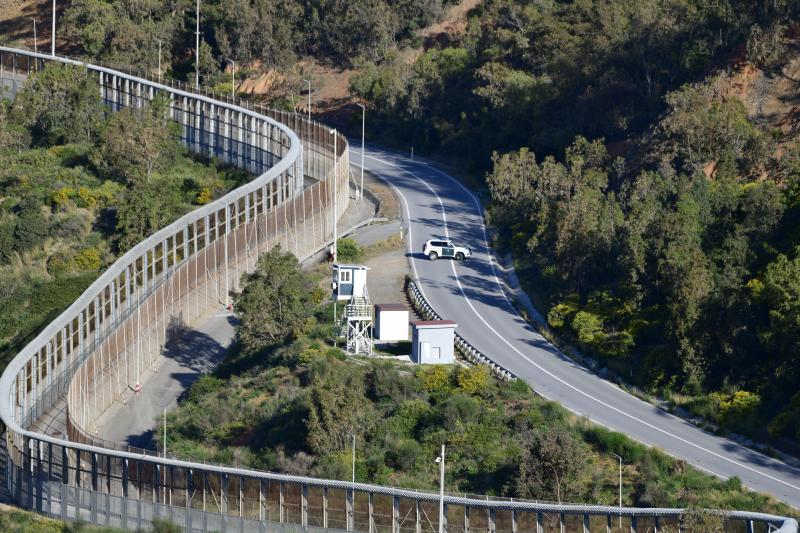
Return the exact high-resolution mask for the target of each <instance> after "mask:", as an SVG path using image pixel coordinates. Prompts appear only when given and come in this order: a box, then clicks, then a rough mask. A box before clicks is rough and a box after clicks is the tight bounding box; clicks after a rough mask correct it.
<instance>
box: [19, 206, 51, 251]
mask: <svg viewBox="0 0 800 533" xmlns="http://www.w3.org/2000/svg"><path fill="white" fill-rule="evenodd" d="M42 207H43V206H42V205H41V204H39V202H37V201H36V199H34V198H27V199H26V200H25V201H24V202H23V203H22V204H21V205H20V206H19V213H18V214H17V223H16V225H15V227H14V239H15V242H14V247H15V248H16V249H17V250H29V249H30V248H33V247H34V246H37V245H39V244H41V243H42V241H44V239H45V237H46V236H47V229H48V228H47V219H45V217H44V213H43V212H42Z"/></svg>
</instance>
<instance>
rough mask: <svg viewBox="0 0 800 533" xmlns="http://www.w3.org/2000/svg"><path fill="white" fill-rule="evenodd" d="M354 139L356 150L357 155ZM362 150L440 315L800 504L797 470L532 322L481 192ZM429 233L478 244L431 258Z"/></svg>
mask: <svg viewBox="0 0 800 533" xmlns="http://www.w3.org/2000/svg"><path fill="white" fill-rule="evenodd" d="M356 145H360V143H352V144H351V159H350V160H351V161H352V162H355V163H359V162H360V160H361V157H360V155H361V153H360V150H359V149H355V148H353V147H355V146H356ZM365 159H366V160H365V163H364V165H365V168H366V169H367V170H368V171H369V172H372V173H373V174H375V175H376V176H377V177H379V178H382V179H384V180H385V181H386V182H388V183H389V184H390V185H391V186H392V187H393V188H394V190H395V192H396V193H397V194H398V195H399V196H400V197H401V201H402V204H403V205H402V212H403V213H402V214H403V218H404V220H405V222H404V225H405V226H407V227H409V228H410V233H409V235H408V240H407V244H408V254H409V258H410V263H411V267H412V271H413V273H414V276H415V277H416V279H417V280H418V281H419V285H420V287H421V289H422V291H423V293H424V295H425V297H426V298H427V300H428V302H429V303H430V304H431V305H432V306H433V308H434V309H435V310H436V311H437V312H438V313H439V314H440V315H441V316H442V317H443V318H446V319H451V320H455V321H456V322H457V323H458V327H457V330H458V332H459V333H460V334H461V335H462V336H463V337H464V338H465V339H466V340H467V341H469V342H470V343H471V344H472V345H473V346H475V347H476V348H477V349H479V350H480V351H482V352H483V353H484V354H486V355H487V356H488V357H489V358H491V359H492V360H494V361H495V362H496V363H498V364H500V365H502V366H504V367H505V368H507V369H508V370H510V371H511V372H513V373H514V374H516V375H517V376H519V377H520V378H522V379H524V380H525V381H527V382H528V383H529V384H530V385H531V386H532V387H533V388H534V390H535V391H536V392H538V393H539V394H541V395H542V396H544V397H546V398H549V399H551V400H553V401H556V402H558V403H560V404H561V405H563V406H564V407H566V408H567V409H569V410H571V411H573V412H574V413H576V414H579V415H582V416H585V417H586V418H588V419H590V420H592V421H593V422H595V423H597V424H600V425H602V426H605V427H608V428H610V429H613V430H615V431H619V432H621V433H624V434H626V435H628V436H630V437H632V438H633V439H636V440H638V441H640V442H642V443H645V444H647V445H650V446H655V447H657V448H660V449H661V450H663V451H665V452H666V453H668V454H670V455H672V456H674V457H678V458H681V459H684V460H686V461H688V462H689V463H691V464H693V465H694V466H696V467H698V468H700V469H702V470H705V471H706V472H709V473H711V474H715V475H717V476H720V477H723V478H729V477H732V476H737V477H739V478H740V479H741V480H742V482H743V483H744V484H745V485H746V486H748V487H750V488H751V489H754V490H757V491H761V492H766V493H769V494H772V495H774V496H775V497H776V498H778V499H780V500H782V501H784V502H786V503H788V504H790V505H792V506H794V507H800V470H798V469H797V468H794V467H791V466H789V465H787V464H785V463H783V462H780V461H777V460H775V459H772V458H770V457H767V456H765V455H763V454H761V453H758V452H755V451H753V450H750V449H748V448H745V447H743V446H741V445H739V444H737V443H735V442H733V441H730V440H728V439H725V438H721V437H718V436H715V435H712V434H710V433H708V432H706V431H704V430H702V429H699V428H698V427H696V426H694V425H692V424H690V423H688V422H686V421H684V420H682V419H680V418H678V417H675V416H673V415H671V414H669V413H668V412H666V411H664V410H662V409H660V408H657V407H655V406H653V405H651V404H649V403H646V402H644V401H642V400H639V399H638V398H636V397H634V396H632V395H630V394H628V393H627V392H625V391H623V390H622V389H620V388H619V387H617V386H616V385H614V384H612V383H609V382H607V381H605V380H603V379H602V378H600V377H599V376H597V375H596V374H594V373H592V372H591V371H589V370H588V369H586V368H584V367H582V366H580V365H578V364H577V363H575V362H574V361H572V360H571V359H569V358H568V357H566V356H564V355H563V354H561V353H560V352H559V351H558V349H557V348H555V347H554V346H553V345H551V344H550V343H549V342H547V341H546V340H545V339H544V338H543V337H542V336H541V335H539V334H538V333H537V332H536V331H535V330H534V329H533V328H532V327H531V326H530V325H528V324H527V323H526V322H525V321H524V320H523V319H522V318H521V317H520V316H519V314H518V313H517V312H516V311H515V310H514V308H513V306H512V305H511V302H510V301H509V299H508V296H507V295H506V293H505V292H504V290H503V283H502V281H501V280H500V279H499V276H500V273H501V269H500V268H499V267H498V265H497V264H496V263H495V260H494V258H493V256H492V254H491V251H490V248H489V245H488V241H487V235H486V228H485V226H484V223H483V215H482V209H481V207H480V205H479V203H478V200H477V199H476V198H475V197H474V196H473V195H472V194H471V193H470V192H469V191H468V190H467V189H466V188H464V187H463V186H461V185H460V184H459V183H458V182H457V181H456V180H455V179H453V178H452V177H450V176H448V175H447V174H445V173H444V172H442V171H441V170H438V169H437V168H435V167H434V166H432V165H430V164H428V163H426V162H424V161H419V160H416V161H412V160H409V159H408V158H406V157H402V156H399V155H397V154H395V153H392V152H387V151H383V150H380V149H373V148H368V149H367V151H366V158H365ZM431 238H451V239H452V240H453V241H454V242H456V243H458V244H460V245H464V246H468V247H470V248H472V251H473V257H472V258H471V259H469V260H467V261H464V262H456V261H450V260H438V261H430V260H429V259H428V258H427V257H424V256H423V255H422V245H423V243H424V242H425V241H426V240H428V239H431Z"/></svg>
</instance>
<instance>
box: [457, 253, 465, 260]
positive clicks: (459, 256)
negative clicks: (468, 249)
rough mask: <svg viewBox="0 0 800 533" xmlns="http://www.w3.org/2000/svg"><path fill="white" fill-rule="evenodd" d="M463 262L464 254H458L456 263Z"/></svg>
mask: <svg viewBox="0 0 800 533" xmlns="http://www.w3.org/2000/svg"><path fill="white" fill-rule="evenodd" d="M463 260H464V254H462V253H461V252H458V253H457V254H456V261H463Z"/></svg>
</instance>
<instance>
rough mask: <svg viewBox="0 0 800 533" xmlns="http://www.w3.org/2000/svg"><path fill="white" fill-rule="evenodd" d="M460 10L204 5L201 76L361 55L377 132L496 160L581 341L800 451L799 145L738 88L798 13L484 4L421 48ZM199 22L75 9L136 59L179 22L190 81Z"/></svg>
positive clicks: (786, 0)
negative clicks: (434, 27) (735, 80)
mask: <svg viewBox="0 0 800 533" xmlns="http://www.w3.org/2000/svg"><path fill="white" fill-rule="evenodd" d="M449 4H451V2H447V1H441V2H423V1H418V0H405V1H400V0H354V1H347V2H345V1H339V0H282V1H281V2H266V1H263V0H237V1H236V2H221V1H215V0H214V1H210V2H203V12H202V15H201V16H202V18H203V25H202V32H203V41H204V43H205V44H204V45H203V46H202V49H201V52H202V54H201V74H202V76H203V80H204V81H205V82H206V83H207V84H214V83H218V82H221V81H222V80H224V79H225V78H224V76H223V75H222V69H223V68H224V67H225V65H226V62H227V60H228V59H234V60H236V61H237V62H239V63H240V64H244V65H246V66H247V68H272V67H277V68H278V69H279V70H280V71H281V73H283V74H285V75H286V76H287V79H288V80H289V82H290V83H294V84H295V85H296V86H297V87H303V84H302V82H301V78H302V76H298V75H297V73H296V72H294V71H293V66H295V63H296V62H297V60H299V59H303V58H306V57H312V58H314V59H315V60H317V61H322V62H330V63H332V64H334V65H339V66H348V67H355V68H356V71H355V73H354V75H353V76H352V77H351V79H350V88H351V92H352V93H353V95H354V96H355V97H357V98H359V99H361V100H362V101H363V102H364V103H366V104H367V105H368V107H369V112H368V114H369V117H370V120H369V122H368V128H369V129H370V130H371V136H372V137H373V138H376V139H379V140H381V141H382V142H387V143H396V144H402V145H405V146H407V145H409V144H413V145H414V146H415V147H416V148H417V149H418V150H419V149H425V150H429V151H432V152H437V153H439V154H443V155H447V156H449V157H450V158H451V159H455V160H457V161H458V162H459V163H460V164H462V165H463V166H465V167H466V168H468V169H470V170H473V171H474V170H477V171H479V172H480V173H483V172H484V171H486V170H489V171H490V173H489V174H488V176H487V184H488V186H489V188H490V190H491V193H492V198H493V200H494V202H493V205H492V206H491V216H492V222H493V223H494V224H495V225H497V226H498V228H499V229H500V240H499V244H500V245H501V246H504V247H506V248H508V249H510V250H512V251H513V252H514V255H515V257H516V258H517V261H518V263H519V266H520V270H521V273H522V274H523V276H522V277H523V281H524V282H525V284H526V287H527V289H528V290H529V292H531V293H532V294H533V296H534V299H535V300H536V302H537V304H538V305H539V306H540V307H541V308H542V311H544V313H545V314H546V315H547V318H548V322H549V325H550V326H551V328H552V329H553V330H554V331H555V332H556V333H557V335H558V336H559V337H560V338H561V339H562V340H564V341H566V342H572V343H575V344H576V345H577V347H578V348H579V349H580V350H581V351H583V352H588V353H589V354H591V355H593V356H595V357H597V358H599V359H601V361H602V364H603V365H604V366H608V367H610V368H611V369H613V370H615V371H616V372H617V373H618V374H619V375H621V376H622V377H623V378H624V379H625V380H629V381H631V382H633V383H635V384H637V385H639V386H642V387H644V388H646V389H647V390H648V391H650V392H655V393H660V394H664V395H666V396H667V397H669V398H670V399H672V400H673V401H674V402H675V403H678V404H681V405H684V406H687V407H689V408H690V409H692V410H693V411H695V412H697V413H700V414H703V415H704V416H706V417H708V418H709V419H711V420H713V421H715V422H717V423H719V424H722V425H724V426H726V427H728V428H732V429H735V430H737V431H742V432H746V433H748V434H750V435H754V436H757V437H759V438H770V437H771V438H772V439H773V441H774V442H778V443H780V444H781V445H786V446H787V447H788V448H792V447H794V449H795V451H798V450H800V447H798V443H797V441H798V439H800V393H798V392H797V391H798V390H800V367H798V358H797V355H796V353H797V350H798V348H799V347H800V336H798V335H800V334H798V331H800V328H798V326H800V248H798V246H800V242H798V241H800V238H798V235H800V228H799V227H798V201H799V198H798V190H800V188H798V178H800V146H799V145H798V141H797V136H796V135H795V134H794V133H793V132H794V130H792V129H791V128H789V129H788V130H787V129H786V128H784V129H783V130H780V131H778V130H774V131H773V130H771V129H768V128H766V127H764V126H763V125H756V124H755V123H753V122H752V121H751V120H750V119H749V118H748V113H747V109H746V107H745V105H744V103H743V102H742V101H740V100H739V99H738V98H737V96H736V94H735V91H734V90H731V87H730V85H731V84H730V82H729V79H728V75H729V74H730V73H731V71H732V70H733V68H732V65H735V64H739V65H741V64H742V63H745V62H746V63H748V64H750V65H752V66H754V67H757V68H758V69H759V70H760V71H761V72H764V73H766V74H767V75H770V76H775V77H780V76H784V74H783V73H782V67H783V66H784V64H785V63H786V61H787V60H788V59H789V58H791V56H792V54H793V53H796V47H797V38H796V36H797V24H798V16H800V4H798V3H797V2H793V1H790V0H773V1H770V2H752V1H750V0H714V1H707V2H705V1H698V0H645V1H641V2H628V1H625V0H610V1H602V2H601V1H591V0H589V1H581V2H572V1H561V0H548V1H542V2H529V1H526V0H484V1H482V2H479V3H478V5H477V6H476V7H475V8H474V9H473V10H472V12H471V13H470V14H469V16H468V21H467V24H466V28H464V29H463V31H459V32H452V33H448V34H443V35H440V36H438V38H437V39H436V40H435V41H434V42H428V43H424V49H422V50H420V54H419V55H418V56H417V55H415V54H408V53H403V52H404V50H403V49H404V48H406V47H409V46H410V47H416V46H419V45H420V39H419V37H418V36H417V35H418V34H417V33H416V31H415V30H416V29H417V28H419V27H420V26H422V25H424V24H427V23H429V22H431V21H434V20H437V18H438V17H439V16H440V15H441V13H442V10H443V8H444V7H446V6H447V5H449ZM278 13H279V15H278ZM194 23H195V18H194V11H193V3H192V2H191V1H190V0H179V1H171V2H165V1H163V0H148V1H146V2H137V3H129V2H123V1H121V0H113V1H103V0H76V1H75V2H73V4H72V7H70V8H69V10H68V13H67V25H68V26H69V31H70V38H71V40H72V42H73V43H74V44H76V45H78V47H79V48H81V49H82V50H83V51H84V52H86V53H87V54H89V55H92V56H94V57H98V58H100V59H103V60H108V61H111V62H114V63H117V64H123V65H136V66H143V67H146V68H149V69H150V70H153V69H155V66H156V64H157V61H158V54H157V49H158V43H157V41H156V39H155V38H154V36H160V37H159V38H161V39H162V41H163V43H164V53H165V56H164V57H165V64H167V65H169V67H170V68H171V69H172V71H173V72H172V73H173V74H175V75H177V76H186V75H187V74H188V72H190V71H191V70H192V65H193V63H192V62H193V59H192V57H191V53H192V51H193V48H194V41H193V40H194V36H193V33H192V32H193V31H194ZM292 72H294V74H292ZM243 74H245V75H246V72H243ZM291 75H294V78H291ZM297 87H296V88H297ZM492 154H495V155H494V156H492Z"/></svg>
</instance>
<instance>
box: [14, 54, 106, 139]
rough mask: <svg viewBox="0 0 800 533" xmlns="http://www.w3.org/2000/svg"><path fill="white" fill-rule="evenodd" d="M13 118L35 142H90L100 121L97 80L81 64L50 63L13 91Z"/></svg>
mask: <svg viewBox="0 0 800 533" xmlns="http://www.w3.org/2000/svg"><path fill="white" fill-rule="evenodd" d="M13 117H14V119H15V120H16V122H18V123H20V124H24V125H25V126H27V127H28V128H30V130H31V132H32V134H33V139H34V142H36V143H37V144H43V145H52V144H59V143H65V142H82V141H83V142H85V141H90V140H92V138H93V136H94V135H96V133H97V131H98V130H99V128H100V125H101V123H102V120H103V108H102V106H101V104H100V95H99V93H98V91H97V81H96V80H95V79H94V78H93V77H91V76H89V73H88V71H87V70H86V69H85V68H83V67H78V66H73V65H65V64H61V63H57V62H54V63H50V64H48V65H47V66H46V67H45V68H44V70H41V71H39V72H37V73H35V74H33V75H32V76H31V78H30V79H28V81H27V83H26V84H25V87H24V88H23V89H22V91H20V92H19V94H17V97H16V98H15V100H14V106H13Z"/></svg>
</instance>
